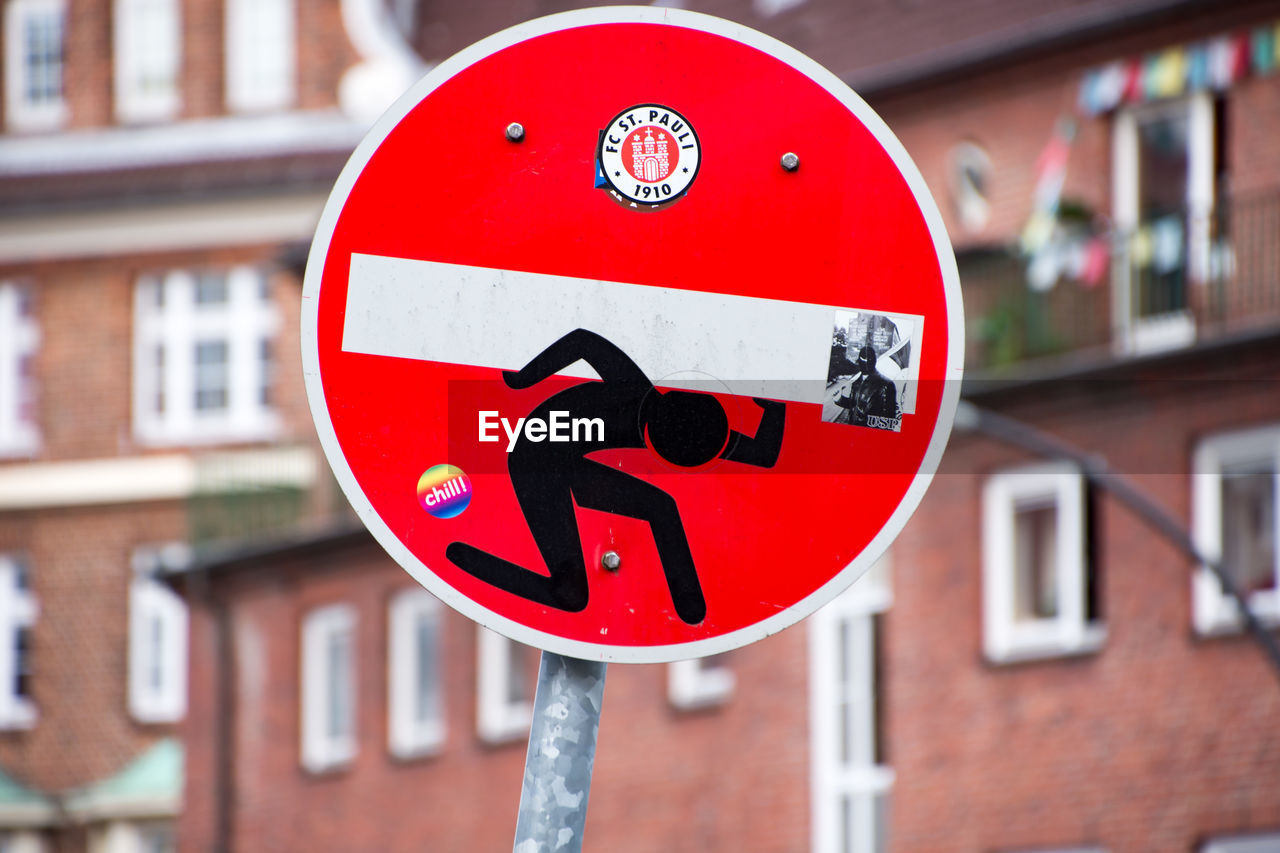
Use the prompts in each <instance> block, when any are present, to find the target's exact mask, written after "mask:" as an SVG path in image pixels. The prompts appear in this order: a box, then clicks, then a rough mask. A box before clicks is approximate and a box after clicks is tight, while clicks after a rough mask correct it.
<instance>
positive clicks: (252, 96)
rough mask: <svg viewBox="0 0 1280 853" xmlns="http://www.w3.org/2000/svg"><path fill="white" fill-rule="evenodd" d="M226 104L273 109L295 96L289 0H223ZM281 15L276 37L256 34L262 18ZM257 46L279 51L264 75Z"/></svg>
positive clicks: (294, 22)
mask: <svg viewBox="0 0 1280 853" xmlns="http://www.w3.org/2000/svg"><path fill="white" fill-rule="evenodd" d="M226 9H227V14H226V51H227V55H226V78H227V79H226V84H227V107H228V108H229V109H231V110H232V111H235V112H258V111H267V110H279V109H284V108H286V107H289V106H291V105H292V104H293V103H294V101H295V100H296V98H297V6H296V4H295V2H294V0H227V6H226ZM267 15H278V16H281V17H280V20H279V21H277V22H276V23H278V24H279V25H280V29H279V32H278V35H279V36H280V40H279V41H278V42H276V43H274V44H269V43H267V42H264V41H263V40H261V39H260V35H261V33H262V31H263V29H264V28H265V27H267V26H268V22H266V21H264V16H267ZM263 51H275V52H277V53H278V54H280V56H279V59H278V61H276V62H275V63H274V64H275V70H276V72H277V73H276V74H274V75H271V76H266V77H264V74H263V72H264V69H263V55H262V52H263Z"/></svg>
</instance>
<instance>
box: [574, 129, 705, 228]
mask: <svg viewBox="0 0 1280 853" xmlns="http://www.w3.org/2000/svg"><path fill="white" fill-rule="evenodd" d="M596 158H597V159H596V162H597V164H598V166H599V172H600V177H601V178H603V181H602V182H600V181H598V182H597V185H598V186H602V187H604V188H605V189H608V190H609V191H610V192H611V193H612V194H613V196H614V197H615V198H617V199H618V200H619V201H621V202H623V203H624V204H628V205H630V206H632V207H641V206H647V207H656V206H660V205H665V204H668V203H670V202H672V201H675V200H676V199H677V198H680V197H681V196H683V195H684V193H685V192H686V191H687V190H688V189H689V185H690V184H692V183H693V179H694V178H695V177H696V176H697V174H698V166H699V165H700V163H701V160H702V147H701V144H700V143H699V142H698V135H697V133H695V132H694V129H693V126H692V125H690V124H689V120H688V119H686V118H685V117H684V116H682V115H681V114H680V113H678V112H676V111H675V110H673V109H671V108H670V107H664V106H662V105H660V104H639V105H637V106H634V107H630V108H629V109H625V110H623V111H622V112H620V113H618V114H617V115H616V116H614V117H613V119H612V120H611V121H610V122H609V124H608V126H607V127H606V129H605V130H603V131H601V132H600V146H599V148H598V150H597V152H596Z"/></svg>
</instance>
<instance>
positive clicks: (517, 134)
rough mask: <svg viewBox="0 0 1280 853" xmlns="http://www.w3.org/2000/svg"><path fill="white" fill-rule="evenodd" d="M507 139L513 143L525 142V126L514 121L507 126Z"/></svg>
mask: <svg viewBox="0 0 1280 853" xmlns="http://www.w3.org/2000/svg"><path fill="white" fill-rule="evenodd" d="M507 139H508V140H510V141H511V142H521V141H523V140H524V125H523V124H521V123H520V122H518V121H513V122H511V124H509V125H507Z"/></svg>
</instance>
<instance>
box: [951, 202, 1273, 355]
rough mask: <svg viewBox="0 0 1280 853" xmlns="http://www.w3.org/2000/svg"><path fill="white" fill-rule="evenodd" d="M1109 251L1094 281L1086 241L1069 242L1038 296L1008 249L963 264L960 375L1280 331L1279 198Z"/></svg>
mask: <svg viewBox="0 0 1280 853" xmlns="http://www.w3.org/2000/svg"><path fill="white" fill-rule="evenodd" d="M1105 239H1106V242H1105V243H1103V244H1102V246H1101V248H1102V251H1104V252H1105V253H1106V258H1105V259H1103V261H1104V262H1103V263H1102V264H1101V265H1100V266H1099V267H1098V268H1096V269H1095V270H1094V273H1096V274H1095V275H1089V274H1088V269H1087V268H1088V266H1089V263H1088V261H1087V259H1084V260H1081V254H1080V253H1082V252H1086V251H1087V249H1086V248H1085V247H1086V246H1087V244H1088V240H1089V237H1088V235H1087V234H1085V233H1084V232H1083V231H1081V232H1079V233H1077V234H1075V235H1071V234H1068V235H1067V236H1066V239H1064V240H1062V241H1061V242H1060V243H1059V245H1060V246H1061V247H1062V252H1061V253H1060V254H1061V262H1060V263H1059V264H1058V265H1057V266H1058V268H1060V274H1059V275H1058V276H1057V281H1056V284H1054V285H1053V286H1051V287H1048V288H1045V289H1039V290H1037V289H1036V288H1033V287H1032V286H1031V285H1030V284H1029V280H1034V279H1035V275H1029V260H1028V259H1027V258H1026V257H1025V256H1023V255H1021V254H1020V253H1018V252H1016V251H1015V250H1013V249H1004V248H984V249H976V250H967V251H960V252H958V253H957V262H958V264H959V268H960V282H961V287H962V289H963V291H964V300H965V314H966V317H967V322H968V329H967V352H966V362H965V363H966V365H967V366H968V367H969V368H971V369H974V370H978V371H995V372H999V371H1001V370H1002V369H1008V368H1010V367H1013V366H1015V365H1024V366H1025V365H1026V364H1027V363H1029V362H1045V363H1051V362H1059V363H1061V362H1080V363H1084V362H1097V361H1100V360H1105V359H1114V358H1123V357H1127V356H1135V355H1142V354H1147V353H1154V352H1161V351H1167V350H1173V349H1178V348H1181V347H1186V346H1189V345H1190V344H1192V343H1194V342H1196V341H1208V340H1212V339H1214V338H1220V337H1224V336H1228V335H1231V334H1234V333H1239V332H1244V331H1248V330H1256V329H1259V328H1265V327H1269V326H1275V327H1280V195H1277V194H1275V193H1274V192H1271V193H1266V194H1251V195H1237V196H1235V197H1233V198H1231V199H1230V200H1229V201H1228V202H1227V203H1225V204H1220V205H1219V207H1218V209H1217V210H1216V211H1215V213H1214V215H1213V216H1212V217H1198V218H1197V217H1189V216H1187V215H1185V214H1183V213H1176V212H1175V213H1172V214H1169V215H1165V216H1153V217H1149V218H1148V219H1147V221H1146V222H1145V223H1144V225H1143V226H1142V227H1140V228H1137V229H1134V230H1131V231H1128V232H1124V233H1119V232H1116V233H1112V234H1110V235H1108V236H1107V237H1106V238H1105ZM1039 283H1041V284H1044V279H1041V280H1040V282H1039Z"/></svg>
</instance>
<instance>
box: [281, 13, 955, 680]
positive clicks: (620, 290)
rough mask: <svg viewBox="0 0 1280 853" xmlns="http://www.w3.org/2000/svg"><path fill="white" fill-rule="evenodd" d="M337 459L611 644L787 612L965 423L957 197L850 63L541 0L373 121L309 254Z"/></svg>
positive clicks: (584, 647) (798, 610)
mask: <svg viewBox="0 0 1280 853" xmlns="http://www.w3.org/2000/svg"><path fill="white" fill-rule="evenodd" d="M302 331H303V356H304V364H305V372H306V386H307V392H308V395H309V399H310V403H311V409H312V413H313V415H314V417H315V422H316V425H317V428H318V430H319V433H320V439H321V442H322V443H323V446H324V449H325V452H326V454H327V456H328V458H329V462H330V464H331V465H332V467H333V470H334V472H335V474H336V476H337V478H338V481H339V482H340V483H341V485H342V488H343V489H344V490H345V492H346V494H347V497H348V498H349V499H350V501H351V503H352V504H353V505H354V507H355V508H356V510H357V512H358V513H359V514H360V516H361V518H362V519H363V520H364V522H365V523H366V524H367V525H368V527H369V529H370V530H371V531H372V532H373V534H374V536H375V537H376V538H377V539H378V541H379V542H380V543H381V544H382V545H383V546H384V547H385V548H386V549H387V551H388V552H390V554H391V555H392V556H393V557H394V558H395V559H396V560H397V561H398V562H399V563H400V564H401V565H402V566H403V567H404V568H405V570H406V571H408V572H409V573H410V574H411V575H412V576H413V577H414V578H416V579H417V580H418V581H419V582H420V583H421V584H422V585H423V586H425V587H426V588H427V589H429V590H430V591H431V592H433V593H434V594H435V595H437V596H438V597H439V598H441V599H443V600H444V601H445V602H447V603H449V604H450V605H452V606H453V607H455V608H457V609H458V610H460V611H462V612H463V613H464V614H466V615H467V616H469V617H471V618H472V619H474V620H475V621H477V622H480V623H482V624H484V625H486V626H488V627H490V628H492V629H494V630H496V631H499V632H501V633H503V634H506V635H507V636H510V637H512V638H514V639H516V640H519V641H522V642H525V643H529V644H531V645H535V646H540V647H542V648H544V649H547V650H549V651H553V652H557V653H559V654H563V655H568V656H572V657H578V658H583V659H587V660H598V661H628V662H659V661H667V660H674V659H678V658H684V657H695V656H700V655H707V654H714V653H717V652H722V651H725V650H727V649H730V648H734V647H737V646H741V645H744V644H746V643H750V642H752V641H754V640H757V639H760V638H761V637H764V636H767V635H769V634H771V633H774V632H776V631H779V630H781V629H782V628H784V627H786V626H788V625H791V624H792V623H794V622H796V621H798V620H800V619H802V618H803V617H804V616H806V615H808V614H809V613H811V612H813V611H814V610H815V609H817V608H818V607H819V606H821V605H822V604H823V603H825V602H827V601H829V600H830V599H831V598H833V597H834V596H835V595H836V594H838V593H839V592H840V591H841V590H843V589H844V588H845V587H847V586H848V585H849V584H850V583H852V582H853V581H854V580H855V579H856V578H857V577H858V576H859V575H861V574H862V573H863V572H864V571H866V570H867V568H868V567H869V566H870V565H871V564H872V563H873V562H874V561H875V560H876V558H877V557H879V556H880V555H881V553H883V551H884V550H885V548H886V547H887V546H888V545H889V543H890V542H891V541H892V540H893V538H894V537H895V536H896V535H897V534H898V533H899V532H900V531H901V530H902V528H903V525H904V524H905V523H906V521H907V518H908V517H909V516H910V514H911V512H912V511H913V510H914V509H915V507H916V505H917V504H918V503H919V502H920V499H921V497H922V495H923V493H924V491H925V488H926V487H927V486H928V483H929V480H930V478H931V475H932V472H933V471H934V469H935V468H936V466H937V463H938V461H939V458H940V457H941V454H942V451H943V448H944V446H945V444H946V441H947V437H948V434H949V432H950V428H951V422H952V418H953V415H954V412H955V407H956V402H957V399H958V395H959V379H960V375H961V369H962V364H961V362H962V353H963V319H962V308H961V302H960V289H959V284H958V279H957V275H956V269H955V261H954V257H953V255H952V252H951V247H950V244H949V242H948V240H947V237H946V234H945V232H944V229H943V225H942V219H941V216H940V215H939V213H938V210H937V208H936V206H935V204H934V202H933V200H932V199H931V198H930V196H929V194H928V192H927V190H926V188H925V184H924V181H923V179H922V178H921V176H920V174H919V172H918V171H917V169H916V167H915V166H914V165H913V164H912V162H911V160H910V159H909V158H908V156H907V154H906V152H905V150H904V149H903V147H902V145H901V144H900V143H899V142H898V140H897V139H896V138H894V136H893V134H892V133H890V131H889V130H888V128H887V127H886V126H885V125H884V123H883V122H882V121H881V120H880V119H879V118H878V117H877V116H876V115H875V113H873V112H872V111H871V109H870V108H869V107H868V106H867V105H866V104H865V103H864V102H863V101H862V100H861V99H860V98H858V96H857V95H855V94H854V93H853V92H851V91H850V90H849V89H848V88H847V87H845V86H844V85H843V84H842V83H841V82H840V81H839V80H838V79H837V78H836V77H835V76H834V75H832V74H831V73H829V72H828V71H826V70H824V69H823V68H821V67H820V66H818V65H817V64H815V63H814V62H813V61H812V60H810V59H808V58H806V57H804V56H803V55H801V54H799V53H797V52H796V51H794V50H792V49H791V48H788V47H786V46H785V45H783V44H781V43H779V42H777V41H775V40H773V39H771V38H769V37H767V36H764V35H761V34H760V33H757V32H754V31H752V30H749V29H746V28H744V27H740V26H737V25H735V24H731V23H728V22H726V21H723V20H719V19H716V18H711V17H707V16H705V15H699V14H695V13H691V12H683V11H680V10H673V9H664V8H648V7H645V8H640V7H636V8H607V9H591V10H583V11H577V12H569V13H565V14H561V15H554V16H551V17H547V18H542V19H539V20H536V21H532V22H530V23H527V24H524V25H521V26H518V27H515V28H513V29H510V30H507V31H505V32H502V33H499V34H498V35H495V36H493V37H491V38H488V39H486V40H484V41H482V42H480V43H478V44H476V45H474V46H472V47H470V48H468V49H467V50H465V51H463V52H462V53H460V54H458V55H457V56H455V57H453V58H452V59H450V60H448V61H446V62H444V63H442V64H441V65H439V66H437V67H436V68H435V69H434V70H433V71H432V72H431V73H430V74H428V75H427V76H426V77H425V78H423V79H422V80H421V81H420V82H419V83H418V84H417V85H416V86H414V87H413V88H412V89H410V90H409V91H408V92H407V93H406V94H405V95H404V96H403V97H402V98H401V99H400V100H399V101H398V102H397V103H396V104H395V105H394V106H393V107H392V108H391V110H390V111H389V112H388V113H387V114H386V115H384V116H383V117H382V118H381V119H380V120H379V121H378V122H377V123H376V124H375V125H374V127H373V128H372V130H371V131H370V133H369V135H368V137H367V138H366V139H365V140H364V141H363V142H362V143H361V144H360V145H359V147H358V148H357V149H356V151H355V153H354V154H353V155H352V157H351V160H350V162H349V163H348V164H347V166H346V168H345V170H344V171H343V172H342V175H341V177H340V178H339V180H338V182H337V185H336V187H335V188H334V190H333V194H332V195H331V196H330V198H329V201H328V204H327V206H326V207H325V209H324V213H323V216H322V218H321V221H320V225H319V228H318V230H317V233H316V238H315V242H314V244H313V246H312V249H311V256H310V260H309V262H308V265H307V273H306V282H305V292H304V308H303V316H302Z"/></svg>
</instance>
